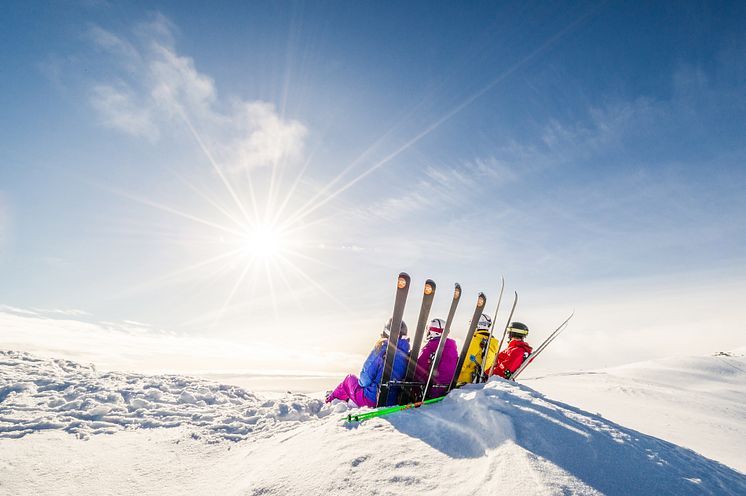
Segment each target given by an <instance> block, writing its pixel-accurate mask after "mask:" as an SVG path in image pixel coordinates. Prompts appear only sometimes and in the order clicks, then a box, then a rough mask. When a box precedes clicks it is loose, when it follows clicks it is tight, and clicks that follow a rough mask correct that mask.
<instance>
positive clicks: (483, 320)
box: [458, 313, 500, 384]
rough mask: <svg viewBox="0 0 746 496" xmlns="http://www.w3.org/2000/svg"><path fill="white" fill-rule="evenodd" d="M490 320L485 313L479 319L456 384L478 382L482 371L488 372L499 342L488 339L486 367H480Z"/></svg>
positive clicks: (488, 333) (490, 323)
mask: <svg viewBox="0 0 746 496" xmlns="http://www.w3.org/2000/svg"><path fill="white" fill-rule="evenodd" d="M491 325H492V319H491V318H490V316H489V315H487V314H486V313H483V314H482V316H481V317H480V318H479V323H478V324H477V329H476V331H474V337H472V338H471V343H469V350H468V351H467V353H466V360H465V361H464V365H463V366H462V367H461V373H460V374H459V376H458V382H459V383H461V384H463V383H472V382H480V379H479V377H480V374H481V373H482V371H483V370H489V369H490V367H492V365H493V364H494V362H495V354H496V353H497V347H498V345H499V343H500V341H499V340H498V339H496V338H494V337H492V338H490V342H489V350H488V351H487V367H482V358H483V357H484V348H485V346H487V338H488V337H489V335H490V326H491Z"/></svg>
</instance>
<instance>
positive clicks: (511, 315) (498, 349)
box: [482, 291, 518, 382]
mask: <svg viewBox="0 0 746 496" xmlns="http://www.w3.org/2000/svg"><path fill="white" fill-rule="evenodd" d="M513 293H514V294H515V297H514V298H513V306H512V307H511V308H510V314H508V320H507V322H505V329H503V335H502V337H501V338H500V341H499V342H498V343H497V353H495V361H497V357H498V356H499V355H500V349H501V348H502V347H503V341H505V335H506V334H507V333H508V327H510V321H511V320H512V319H513V312H515V306H516V305H517V304H518V291H514V292H513ZM493 322H494V321H493ZM493 365H494V364H493ZM489 370H490V369H489V368H485V369H484V370H482V374H484V381H485V382H486V381H487V379H488V377H487V371H489Z"/></svg>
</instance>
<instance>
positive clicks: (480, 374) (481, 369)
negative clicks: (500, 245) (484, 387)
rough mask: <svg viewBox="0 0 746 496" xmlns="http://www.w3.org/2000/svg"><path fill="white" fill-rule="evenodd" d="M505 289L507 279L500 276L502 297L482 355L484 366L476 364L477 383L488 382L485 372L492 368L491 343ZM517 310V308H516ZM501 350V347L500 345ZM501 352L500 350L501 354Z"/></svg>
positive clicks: (498, 300)
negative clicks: (490, 359)
mask: <svg viewBox="0 0 746 496" xmlns="http://www.w3.org/2000/svg"><path fill="white" fill-rule="evenodd" d="M504 289H505V278H504V277H502V276H500V296H498V297H497V308H495V313H494V314H493V315H492V325H491V326H490V334H489V336H487V341H485V345H484V353H483V354H482V364H481V365H480V364H479V363H476V361H475V363H476V365H477V368H476V372H477V373H476V377H477V380H476V382H477V383H479V382H484V381H485V380H486V377H487V374H486V373H485V372H484V371H485V370H489V369H490V366H489V364H487V356H488V355H489V354H490V341H492V331H494V330H495V324H496V323H497V314H498V312H500V302H501V301H503V290H504ZM514 308H515V307H514ZM498 348H499V345H498ZM499 351H500V350H498V353H499ZM495 360H497V355H495Z"/></svg>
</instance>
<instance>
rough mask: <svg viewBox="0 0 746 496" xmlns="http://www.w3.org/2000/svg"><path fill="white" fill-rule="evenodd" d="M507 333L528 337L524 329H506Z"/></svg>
mask: <svg viewBox="0 0 746 496" xmlns="http://www.w3.org/2000/svg"><path fill="white" fill-rule="evenodd" d="M508 332H509V333H513V334H520V335H521V336H528V331H527V330H526V329H518V328H516V327H508Z"/></svg>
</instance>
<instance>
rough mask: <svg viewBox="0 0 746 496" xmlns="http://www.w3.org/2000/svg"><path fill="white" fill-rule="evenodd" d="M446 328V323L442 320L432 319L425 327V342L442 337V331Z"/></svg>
mask: <svg viewBox="0 0 746 496" xmlns="http://www.w3.org/2000/svg"><path fill="white" fill-rule="evenodd" d="M445 327H446V321H445V320H443V319H433V320H431V321H430V323H429V324H428V326H427V340H428V341H430V340H431V339H433V338H439V337H440V336H442V335H443V329H445Z"/></svg>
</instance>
